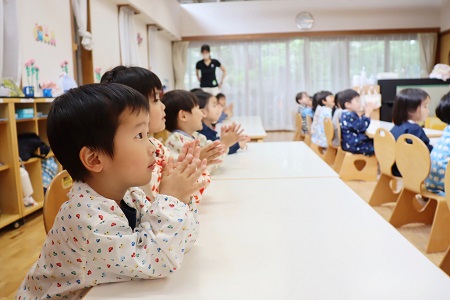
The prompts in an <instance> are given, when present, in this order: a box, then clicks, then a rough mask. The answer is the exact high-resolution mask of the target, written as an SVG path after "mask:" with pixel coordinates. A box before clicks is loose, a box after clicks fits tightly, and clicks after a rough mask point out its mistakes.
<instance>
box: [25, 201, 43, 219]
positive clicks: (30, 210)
mask: <svg viewBox="0 0 450 300" xmlns="http://www.w3.org/2000/svg"><path fill="white" fill-rule="evenodd" d="M42 207H44V202H38V203H37V205H33V206H27V207H25V206H24V209H23V215H24V217H25V216H28V215H29V214H32V213H34V212H35V211H37V210H39V209H41V208H42Z"/></svg>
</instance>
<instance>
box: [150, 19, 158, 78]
mask: <svg viewBox="0 0 450 300" xmlns="http://www.w3.org/2000/svg"><path fill="white" fill-rule="evenodd" d="M147 43H148V65H149V66H150V70H151V71H152V72H157V71H158V70H160V68H159V66H158V57H157V55H156V53H157V52H156V50H155V47H156V45H157V44H158V27H156V26H154V25H150V26H148V27H147Z"/></svg>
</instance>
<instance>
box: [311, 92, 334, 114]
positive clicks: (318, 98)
mask: <svg viewBox="0 0 450 300" xmlns="http://www.w3.org/2000/svg"><path fill="white" fill-rule="evenodd" d="M332 95H333V93H331V92H328V91H320V92H317V93H315V94H314V96H313V111H316V108H317V106H319V105H320V106H323V105H324V104H323V102H322V101H323V100H326V98H327V97H328V96H332Z"/></svg>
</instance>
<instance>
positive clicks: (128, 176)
mask: <svg viewBox="0 0 450 300" xmlns="http://www.w3.org/2000/svg"><path fill="white" fill-rule="evenodd" d="M148 128H149V114H148V113H147V112H146V111H141V112H139V113H138V114H136V112H133V113H131V112H130V110H126V111H124V112H123V113H122V114H121V115H120V117H119V127H118V128H117V132H116V135H115V137H114V157H113V158H112V159H110V160H109V161H107V162H106V163H105V166H104V168H103V171H104V172H108V173H109V175H108V177H109V180H110V181H111V182H110V183H111V184H114V183H116V184H117V186H123V187H126V188H130V187H133V186H142V185H145V184H148V183H149V182H150V179H151V177H152V170H153V167H154V166H155V162H156V160H155V156H154V153H155V151H156V148H155V146H154V145H153V144H152V143H150V141H149V139H148Z"/></svg>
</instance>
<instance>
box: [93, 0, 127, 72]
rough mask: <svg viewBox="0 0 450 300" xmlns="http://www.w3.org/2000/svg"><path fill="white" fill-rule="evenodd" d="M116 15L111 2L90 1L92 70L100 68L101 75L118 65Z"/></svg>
mask: <svg viewBox="0 0 450 300" xmlns="http://www.w3.org/2000/svg"><path fill="white" fill-rule="evenodd" d="M118 13H119V12H118V8H117V4H116V3H114V2H113V1H110V0H91V1H90V14H91V33H92V39H93V41H94V48H93V49H92V60H93V64H94V69H96V68H101V69H102V74H103V73H105V72H106V71H108V70H110V69H111V68H114V67H115V66H117V65H119V64H120V44H119V20H118Z"/></svg>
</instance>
